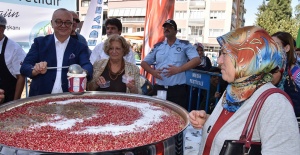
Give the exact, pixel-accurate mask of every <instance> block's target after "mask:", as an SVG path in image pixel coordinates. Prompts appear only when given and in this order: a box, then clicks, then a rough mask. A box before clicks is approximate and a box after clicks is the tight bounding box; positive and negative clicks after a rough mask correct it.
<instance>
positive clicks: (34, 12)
mask: <svg viewBox="0 0 300 155" xmlns="http://www.w3.org/2000/svg"><path fill="white" fill-rule="evenodd" d="M58 8H66V9H68V10H72V11H76V1H74V0H49V1H38V2H36V1H27V0H1V2H0V14H1V15H2V16H4V17H5V18H6V20H7V27H6V30H5V32H4V34H5V35H6V36H7V37H9V38H10V39H12V40H14V41H15V42H17V43H19V44H20V45H21V46H22V48H23V49H24V51H25V52H28V51H29V48H30V46H31V44H32V43H33V39H34V38H36V37H38V36H44V35H47V34H52V33H53V30H52V27H51V23H50V21H51V18H52V14H53V12H54V10H56V9H58Z"/></svg>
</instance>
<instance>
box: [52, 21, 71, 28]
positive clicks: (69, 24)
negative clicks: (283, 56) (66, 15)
mask: <svg viewBox="0 0 300 155" xmlns="http://www.w3.org/2000/svg"><path fill="white" fill-rule="evenodd" d="M54 22H55V24H56V26H62V25H65V26H66V27H70V26H71V25H72V24H73V23H72V22H71V21H65V22H63V21H62V20H59V19H58V20H55V21H54Z"/></svg>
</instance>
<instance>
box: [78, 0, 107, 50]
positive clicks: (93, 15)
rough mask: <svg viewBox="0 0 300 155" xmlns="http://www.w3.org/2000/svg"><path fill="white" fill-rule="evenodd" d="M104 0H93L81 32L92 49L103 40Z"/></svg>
mask: <svg viewBox="0 0 300 155" xmlns="http://www.w3.org/2000/svg"><path fill="white" fill-rule="evenodd" d="M102 23H103V0H91V2H90V5H89V9H88V11H87V14H86V17H85V19H84V23H83V25H82V28H81V31H80V34H81V35H83V36H84V37H85V38H86V40H87V42H88V46H89V48H90V49H91V50H93V49H94V48H95V46H96V45H97V44H99V43H100V42H101V41H102Z"/></svg>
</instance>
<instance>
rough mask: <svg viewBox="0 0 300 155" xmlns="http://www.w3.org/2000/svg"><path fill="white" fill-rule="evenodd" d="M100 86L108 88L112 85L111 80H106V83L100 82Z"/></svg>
mask: <svg viewBox="0 0 300 155" xmlns="http://www.w3.org/2000/svg"><path fill="white" fill-rule="evenodd" d="M99 86H100V88H108V87H109V86H110V81H106V82H105V83H104V84H99Z"/></svg>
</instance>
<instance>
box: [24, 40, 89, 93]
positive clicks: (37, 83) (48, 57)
mask: <svg viewBox="0 0 300 155" xmlns="http://www.w3.org/2000/svg"><path fill="white" fill-rule="evenodd" d="M88 51H89V49H88V47H87V46H86V45H84V44H82V43H80V42H79V41H77V40H76V39H74V38H71V37H70V40H69V43H68V45H67V47H66V50H65V53H64V57H63V64H62V66H70V65H72V64H79V65H80V66H81V67H82V68H83V69H85V70H87V71H88V77H87V78H88V80H89V79H90V78H92V77H93V76H92V74H93V66H92V64H91V63H90V60H89V52H88ZM41 61H46V62H47V66H49V67H56V66H57V61H56V49H55V41H54V35H53V34H52V35H47V36H45V37H38V38H35V39H34V43H33V44H32V46H31V48H30V50H29V52H28V54H27V55H26V57H25V59H24V61H23V64H22V66H21V69H20V72H21V74H22V75H24V76H27V77H30V78H32V81H31V85H30V91H29V96H36V95H42V94H51V92H52V89H53V86H54V82H55V78H56V69H49V70H47V72H46V73H45V74H39V75H37V76H34V77H32V68H33V67H34V65H35V64H36V63H39V62H41ZM67 72H68V68H64V69H62V75H61V82H62V90H63V92H67V91H68V80H67Z"/></svg>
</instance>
